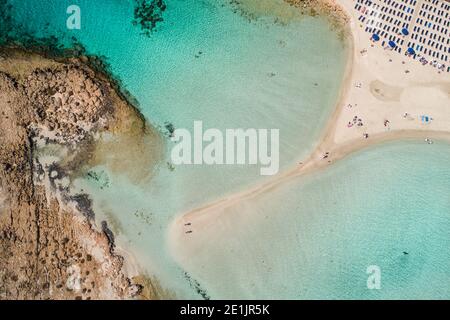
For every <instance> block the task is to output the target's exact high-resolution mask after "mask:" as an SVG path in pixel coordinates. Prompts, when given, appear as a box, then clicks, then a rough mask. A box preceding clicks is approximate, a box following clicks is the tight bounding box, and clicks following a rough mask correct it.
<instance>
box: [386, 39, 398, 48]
mask: <svg viewBox="0 0 450 320" xmlns="http://www.w3.org/2000/svg"><path fill="white" fill-rule="evenodd" d="M388 44H389V46H390V47H391V48H395V47H396V46H397V45H396V44H395V42H394V41H392V40H391V41H389V42H388Z"/></svg>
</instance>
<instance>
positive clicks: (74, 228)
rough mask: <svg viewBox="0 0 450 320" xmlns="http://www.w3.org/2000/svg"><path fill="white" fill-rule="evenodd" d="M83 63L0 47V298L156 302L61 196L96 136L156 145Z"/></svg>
mask: <svg viewBox="0 0 450 320" xmlns="http://www.w3.org/2000/svg"><path fill="white" fill-rule="evenodd" d="M87 59H88V58H85V57H81V58H60V59H50V58H48V57H44V56H43V55H41V54H37V53H33V52H29V51H25V50H23V49H19V48H1V49H0V112H1V117H0V299H83V300H84V299H86V300H89V299H133V298H140V297H142V293H143V292H145V298H160V297H161V294H160V293H159V292H156V290H153V289H152V288H159V286H158V285H155V283H151V281H150V280H149V279H148V278H146V277H145V276H143V275H139V274H131V273H130V271H129V270H127V263H126V261H125V259H124V257H123V256H121V255H120V253H118V252H119V250H117V248H116V244H115V242H114V234H113V233H112V231H111V230H110V228H109V226H108V223H107V222H106V221H102V222H101V224H100V225H97V224H96V222H95V213H94V211H93V209H92V200H91V198H90V196H89V195H88V194H83V193H78V194H73V193H72V191H71V188H70V187H71V182H72V180H73V179H74V178H75V177H77V176H78V175H79V174H80V170H82V168H84V167H86V166H88V165H89V164H92V163H93V162H94V163H95V161H96V155H95V150H96V148H97V144H98V141H97V140H98V137H99V136H101V135H103V134H113V135H116V136H117V137H119V138H118V139H119V140H120V139H124V138H123V137H125V138H126V139H127V141H129V139H141V140H145V141H147V140H150V141H153V140H157V139H158V134H157V133H156V132H155V130H154V129H153V128H152V127H150V126H149V125H148V124H146V123H145V121H144V119H143V117H142V116H141V115H140V114H139V112H138V111H137V110H136V108H134V107H133V106H132V105H131V104H129V103H128V102H127V101H126V100H125V99H124V97H123V95H122V94H121V93H120V92H118V91H117V90H116V88H115V87H114V84H113V82H111V81H108V78H107V76H106V75H105V74H104V73H100V72H97V71H95V70H94V68H91V67H88V64H87V63H86V62H87ZM155 143H157V142H155ZM140 147H142V146H140ZM49 150H50V151H49ZM146 151H149V150H146ZM119 158H120V156H119ZM118 162H120V159H118Z"/></svg>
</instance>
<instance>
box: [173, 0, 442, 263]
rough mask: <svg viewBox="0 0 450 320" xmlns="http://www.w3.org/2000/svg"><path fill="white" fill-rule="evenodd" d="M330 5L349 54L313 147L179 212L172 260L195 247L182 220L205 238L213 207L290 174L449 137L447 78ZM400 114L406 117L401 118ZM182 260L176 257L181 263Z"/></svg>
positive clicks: (347, 0)
mask: <svg viewBox="0 0 450 320" xmlns="http://www.w3.org/2000/svg"><path fill="white" fill-rule="evenodd" d="M336 4H337V5H339V6H341V7H342V8H343V9H344V10H345V12H346V13H347V15H348V16H349V17H350V21H349V27H350V29H351V41H349V43H350V45H351V49H350V50H349V55H351V57H349V59H348V65H347V68H346V71H345V76H344V80H343V82H342V89H341V93H340V96H339V98H338V102H337V105H336V108H335V111H334V112H333V113H332V115H331V117H330V119H329V121H328V122H327V125H326V127H325V128H324V131H323V135H322V137H321V139H320V140H319V143H318V146H317V147H316V148H315V150H314V151H313V152H312V153H311V155H310V156H309V157H308V158H307V159H305V160H304V161H302V162H301V163H300V164H298V165H297V166H295V167H294V168H291V169H289V170H287V171H285V172H282V173H280V174H278V175H277V176H275V177H274V178H273V179H271V180H270V181H267V182H265V183H262V184H259V185H256V186H254V187H253V188H250V189H248V190H245V191H243V192H239V193H235V194H233V195H231V196H228V197H226V198H222V199H220V200H217V201H215V202H212V203H209V204H206V205H205V206H202V207H200V208H197V209H194V210H192V211H189V212H186V213H183V214H180V215H179V216H178V217H177V218H175V219H174V221H173V222H172V224H171V226H170V228H169V232H168V242H169V247H170V250H171V252H172V254H173V256H174V258H175V259H177V258H181V257H182V256H192V255H191V254H194V253H195V250H196V246H195V244H194V245H193V246H192V245H190V244H189V238H188V236H189V235H187V234H185V233H184V229H183V226H184V224H185V223H187V222H190V223H195V226H196V230H197V233H199V232H201V233H204V235H202V237H204V239H205V240H206V239H207V238H208V236H207V234H208V230H207V229H208V225H210V224H213V223H214V221H216V219H217V214H215V213H216V211H217V212H219V211H220V212H221V213H222V214H224V211H226V208H228V207H230V206H233V205H235V204H237V203H239V202H241V201H243V200H248V199H251V198H253V197H256V196H257V195H261V194H264V193H268V192H270V191H271V190H273V189H275V188H278V187H280V186H281V185H283V184H284V183H286V182H288V181H290V180H291V179H294V178H297V177H299V176H302V175H305V174H309V173H311V172H313V171H316V170H320V169H323V168H326V167H327V166H329V165H331V164H333V163H334V162H335V161H338V160H340V159H342V158H344V157H346V156H348V155H350V154H351V153H354V152H356V151H359V150H362V149H364V148H367V147H369V146H373V145H377V144H380V143H384V142H388V141H394V140H403V139H414V140H423V139H426V138H428V139H432V140H433V139H437V140H445V141H450V110H447V108H448V106H450V79H448V77H446V75H445V74H440V73H438V72H437V71H436V69H433V68H431V67H429V66H422V65H421V64H420V63H419V62H418V61H415V60H412V59H410V58H408V57H406V56H403V55H401V54H398V53H396V52H392V51H390V50H385V49H384V48H381V47H380V45H379V44H378V46H377V44H375V45H374V47H371V44H372V43H371V41H370V35H369V34H367V33H365V32H364V29H363V26H362V25H359V24H358V23H357V17H358V16H357V14H358V13H357V12H356V11H354V10H353V5H354V2H353V1H351V0H338V1H336ZM344 20H345V19H344ZM403 62H404V63H403ZM406 70H408V72H405V71H406ZM349 105H352V106H351V107H349ZM446 106H447V107H446ZM405 113H407V114H408V116H407V117H404V114H405ZM422 114H426V115H430V116H432V117H433V119H434V120H433V121H432V122H430V123H427V124H423V123H422V122H421V120H420V115H422ZM355 116H356V117H357V118H359V119H362V122H363V125H362V126H357V125H354V126H351V127H349V126H348V122H349V121H350V122H351V121H352V119H353V118H354V117H355ZM386 120H388V122H387V125H386ZM365 134H367V135H368V138H365V137H364V135H365ZM424 143H425V142H424ZM326 153H328V154H326ZM194 242H198V241H194ZM197 244H198V243H197ZM197 249H198V248H197ZM182 260H183V259H181V260H180V259H178V262H179V263H181V265H183V261H182Z"/></svg>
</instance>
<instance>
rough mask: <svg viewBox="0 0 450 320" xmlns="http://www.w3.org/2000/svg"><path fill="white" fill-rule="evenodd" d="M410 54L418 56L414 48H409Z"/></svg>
mask: <svg viewBox="0 0 450 320" xmlns="http://www.w3.org/2000/svg"><path fill="white" fill-rule="evenodd" d="M408 53H409V54H416V52H415V51H414V49H413V48H408Z"/></svg>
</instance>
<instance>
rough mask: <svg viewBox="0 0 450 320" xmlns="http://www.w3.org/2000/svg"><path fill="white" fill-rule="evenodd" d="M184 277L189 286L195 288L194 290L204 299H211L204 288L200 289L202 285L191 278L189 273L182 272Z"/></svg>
mask: <svg viewBox="0 0 450 320" xmlns="http://www.w3.org/2000/svg"><path fill="white" fill-rule="evenodd" d="M184 277H185V278H186V279H187V281H188V282H189V285H190V286H191V288H193V289H194V290H195V292H197V293H198V294H199V295H200V296H201V297H202V298H203V299H204V300H210V299H211V297H210V296H209V295H208V293H207V292H206V290H205V289H202V287H201V286H200V283H199V282H198V281H197V280H195V279H193V278H192V277H191V276H190V275H189V273H187V272H185V273H184Z"/></svg>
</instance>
